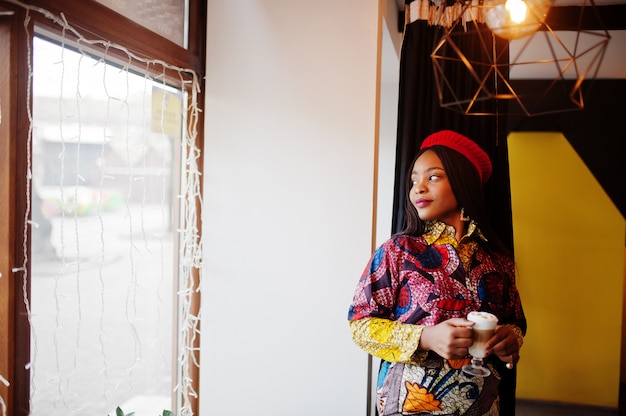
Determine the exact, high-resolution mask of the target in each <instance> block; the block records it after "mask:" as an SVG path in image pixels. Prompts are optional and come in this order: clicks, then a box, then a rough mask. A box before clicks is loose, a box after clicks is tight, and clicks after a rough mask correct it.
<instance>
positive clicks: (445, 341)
mask: <svg viewBox="0 0 626 416" xmlns="http://www.w3.org/2000/svg"><path fill="white" fill-rule="evenodd" d="M473 325H474V322H472V321H468V320H467V319H465V318H451V319H448V320H447V321H443V322H441V323H439V324H437V325H433V326H426V327H424V329H423V330H422V336H421V338H420V343H419V349H420V350H425V351H434V352H436V353H437V354H439V355H440V356H441V357H443V358H445V359H448V360H460V359H462V358H464V357H466V356H467V354H468V352H467V349H468V348H469V347H470V345H472V330H471V328H470V327H472V326H473Z"/></svg>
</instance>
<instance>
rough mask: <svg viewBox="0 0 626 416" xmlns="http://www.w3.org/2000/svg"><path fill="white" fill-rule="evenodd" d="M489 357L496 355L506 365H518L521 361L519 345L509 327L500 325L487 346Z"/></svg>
mask: <svg viewBox="0 0 626 416" xmlns="http://www.w3.org/2000/svg"><path fill="white" fill-rule="evenodd" d="M485 351H486V353H487V355H490V354H495V355H496V356H497V357H498V358H499V359H500V360H502V361H503V362H505V363H510V362H513V363H516V362H517V360H518V359H519V344H518V342H517V336H516V335H515V332H514V331H513V329H511V327H510V326H507V325H498V326H497V327H496V333H495V335H494V336H493V337H491V339H489V341H488V342H487V344H486V345H485Z"/></svg>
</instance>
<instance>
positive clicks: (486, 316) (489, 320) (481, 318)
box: [467, 311, 498, 329]
mask: <svg viewBox="0 0 626 416" xmlns="http://www.w3.org/2000/svg"><path fill="white" fill-rule="evenodd" d="M467 320H468V321H472V322H474V326H473V327H472V328H474V329H494V328H495V327H496V325H497V324H498V317H497V316H495V315H494V314H491V313H489V312H482V311H472V312H470V313H468V314H467Z"/></svg>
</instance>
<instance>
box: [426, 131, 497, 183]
mask: <svg viewBox="0 0 626 416" xmlns="http://www.w3.org/2000/svg"><path fill="white" fill-rule="evenodd" d="M435 145H439V146H445V147H448V148H450V149H452V150H456V151H457V152H459V153H460V154H462V155H463V156H465V157H466V158H467V159H468V160H469V161H470V162H472V165H474V167H475V168H476V170H477V171H478V176H479V177H480V181H481V182H482V183H485V182H487V179H489V176H491V161H490V160H489V156H488V155H487V153H485V151H484V150H483V149H481V148H480V146H478V145H477V144H476V143H474V142H473V141H471V140H470V139H468V138H467V137H465V136H463V135H461V134H459V133H456V132H454V131H452V130H442V131H438V132H436V133H433V134H431V135H430V136H428V137H427V138H426V139H424V141H423V142H422V145H421V146H420V150H423V149H426V148H428V147H431V146H435Z"/></svg>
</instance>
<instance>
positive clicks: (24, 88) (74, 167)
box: [0, 0, 205, 416]
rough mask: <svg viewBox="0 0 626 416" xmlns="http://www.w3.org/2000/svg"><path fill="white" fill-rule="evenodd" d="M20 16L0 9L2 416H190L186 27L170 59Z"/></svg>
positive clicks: (193, 109) (135, 38)
mask: <svg viewBox="0 0 626 416" xmlns="http://www.w3.org/2000/svg"><path fill="white" fill-rule="evenodd" d="M34 3H36V6H27V5H23V4H19V3H17V2H13V1H11V2H10V3H9V2H4V1H2V0H0V54H1V55H2V56H0V58H6V59H0V62H1V63H0V65H3V68H1V69H3V71H2V73H3V74H8V75H9V76H0V91H2V92H0V150H6V152H3V154H5V155H7V157H6V159H5V160H4V161H5V162H6V163H5V166H3V167H2V172H0V174H2V175H4V176H2V177H3V178H8V180H3V182H2V183H1V184H0V188H1V189H3V191H4V195H8V198H7V201H6V202H3V203H2V204H3V206H2V208H6V210H5V211H3V214H2V216H1V217H0V230H1V231H2V232H3V233H4V234H5V235H8V236H9V238H8V239H7V240H8V243H5V244H4V245H0V273H2V276H4V277H10V279H2V277H1V276H0V300H2V303H1V306H0V307H1V308H2V310H1V311H0V331H1V335H2V336H0V338H2V339H3V340H4V341H2V343H0V351H1V358H0V376H2V379H0V381H2V382H3V384H0V398H2V403H0V404H1V405H2V408H3V410H6V413H3V414H8V415H22V414H32V415H51V414H64V415H65V414H77V415H78V414H113V412H114V411H115V407H116V406H121V407H122V408H123V410H124V411H126V412H135V414H136V415H137V416H140V415H141V414H144V412H145V414H157V413H156V412H160V411H161V410H163V409H170V410H176V411H177V412H178V413H179V414H194V413H196V412H197V397H196V395H195V391H196V388H197V383H198V380H197V365H198V362H197V356H196V352H197V348H198V345H199V331H198V328H199V320H198V319H197V314H198V311H199V294H198V287H199V276H200V267H201V255H200V249H201V241H200V233H199V231H198V230H199V229H200V227H199V221H200V212H199V209H200V207H201V193H200V181H199V178H200V177H201V172H200V167H199V165H198V157H199V154H200V153H199V152H200V150H199V147H198V144H199V143H201V138H202V136H201V126H202V120H201V118H200V114H201V105H202V103H201V97H202V93H201V91H202V84H201V79H202V73H203V72H204V65H203V63H202V62H203V59H202V57H203V53H202V52H201V50H202V47H203V45H204V36H205V35H204V26H203V24H204V23H203V22H204V20H203V17H202V14H200V15H199V16H198V14H197V13H196V14H195V15H194V17H193V18H192V19H191V20H190V24H189V28H190V29H189V42H188V43H189V48H188V49H183V48H182V47H180V46H178V45H175V44H171V43H170V44H168V43H167V42H165V41H163V39H162V38H161V37H160V35H158V34H155V33H153V32H150V31H149V30H147V29H145V28H141V27H138V26H136V25H134V26H133V25H132V24H129V23H128V24H127V22H125V21H124V18H123V17H121V16H117V15H115V13H114V12H113V11H111V10H110V9H108V8H106V7H103V6H101V5H99V4H98V3H96V2H95V1H74V0H72V1H65V2H60V1H41V2H34ZM189 7H190V10H195V11H196V12H198V11H202V10H205V6H204V5H203V4H202V2H198V1H191V2H190V5H189ZM44 10H45V12H44ZM55 12H56V13H57V14H55ZM111 19H115V20H119V21H121V24H118V25H117V26H116V27H114V28H111V26H110V25H108V24H107V23H108V22H110V21H111ZM123 27H128V28H131V29H132V32H130V31H129V30H130V29H126V32H125V33H124V29H123ZM77 28H80V29H77ZM120 28H122V29H120ZM116 29H120V30H121V32H119V31H116ZM185 36H187V35H185ZM156 42H160V43H161V44H162V45H166V46H165V47H164V48H160V50H159V51H156V52H155V50H153V49H152V48H154V46H153V45H154V44H155V43H156ZM1 46H7V47H6V48H3V47H1ZM130 51H132V52H130ZM31 52H32V58H31V55H30V54H31ZM201 63H202V64H201ZM21 74H29V75H31V76H32V89H31V87H30V85H31V84H30V83H29V82H28V80H29V79H31V77H30V76H29V77H28V78H27V79H26V80H24V79H25V78H26V77H24V76H21ZM30 94H32V95H31V96H32V103H29V100H28V97H29V95H30ZM31 121H32V122H31ZM26 126H27V127H26ZM12 156H14V157H12ZM3 157H4V156H3ZM5 174H6V175H5ZM11 242H13V244H12V243H11ZM6 340H11V341H13V340H14V342H10V341H9V342H7V341H6Z"/></svg>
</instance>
